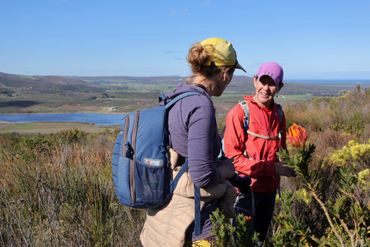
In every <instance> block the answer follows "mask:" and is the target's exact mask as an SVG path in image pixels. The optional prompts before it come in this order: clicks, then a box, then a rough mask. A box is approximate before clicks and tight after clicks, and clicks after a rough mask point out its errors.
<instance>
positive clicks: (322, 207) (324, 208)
mask: <svg viewBox="0 0 370 247" xmlns="http://www.w3.org/2000/svg"><path fill="white" fill-rule="evenodd" d="M308 188H309V190H310V193H311V195H312V196H313V198H315V200H316V201H317V202H318V203H319V205H320V207H321V209H322V210H323V211H324V214H325V216H326V219H327V220H328V222H329V225H330V227H331V229H332V230H333V232H334V234H335V236H336V237H337V239H338V241H339V243H340V245H341V246H343V247H345V245H344V242H343V239H342V238H341V237H340V235H339V233H338V232H337V230H336V229H335V226H334V224H333V221H332V220H331V218H330V216H329V213H328V210H327V209H326V207H325V204H324V203H323V202H322V201H321V200H320V198H319V196H318V195H317V194H316V192H315V191H314V190H313V188H312V187H311V186H310V185H309V186H308Z"/></svg>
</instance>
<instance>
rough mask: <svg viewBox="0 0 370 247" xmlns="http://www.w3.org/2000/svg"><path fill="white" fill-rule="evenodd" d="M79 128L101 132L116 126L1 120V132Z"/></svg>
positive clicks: (43, 132) (55, 130) (42, 132)
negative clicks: (15, 122)
mask: <svg viewBox="0 0 370 247" xmlns="http://www.w3.org/2000/svg"><path fill="white" fill-rule="evenodd" d="M70 129H77V130H80V131H84V132H88V133H101V132H105V131H112V130H113V129H114V127H99V126H96V125H93V124H83V123H21V124H12V123H4V122H0V133H12V132H15V133H20V134H35V133H40V134H49V133H56V132H59V131H64V130H70Z"/></svg>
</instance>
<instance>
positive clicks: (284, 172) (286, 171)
mask: <svg viewBox="0 0 370 247" xmlns="http://www.w3.org/2000/svg"><path fill="white" fill-rule="evenodd" d="M275 172H276V174H277V175H280V176H285V177H295V176H296V175H297V174H296V173H295V171H294V169H293V168H291V167H289V166H287V165H284V163H282V162H275Z"/></svg>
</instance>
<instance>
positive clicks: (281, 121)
mask: <svg viewBox="0 0 370 247" xmlns="http://www.w3.org/2000/svg"><path fill="white" fill-rule="evenodd" d="M276 105H277V110H278V115H279V126H280V129H279V134H278V136H279V139H281V137H282V136H283V131H284V130H283V118H284V112H283V108H282V107H281V105H279V104H276Z"/></svg>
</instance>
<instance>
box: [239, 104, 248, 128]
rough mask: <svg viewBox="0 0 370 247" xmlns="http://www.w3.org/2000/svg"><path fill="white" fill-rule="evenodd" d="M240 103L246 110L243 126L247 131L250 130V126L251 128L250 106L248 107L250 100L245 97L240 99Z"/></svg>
mask: <svg viewBox="0 0 370 247" xmlns="http://www.w3.org/2000/svg"><path fill="white" fill-rule="evenodd" d="M239 105H240V106H241V107H242V109H243V111H244V122H243V126H244V131H245V132H247V131H248V128H249V107H248V102H247V101H246V100H245V99H243V100H241V101H239Z"/></svg>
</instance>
